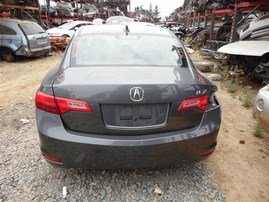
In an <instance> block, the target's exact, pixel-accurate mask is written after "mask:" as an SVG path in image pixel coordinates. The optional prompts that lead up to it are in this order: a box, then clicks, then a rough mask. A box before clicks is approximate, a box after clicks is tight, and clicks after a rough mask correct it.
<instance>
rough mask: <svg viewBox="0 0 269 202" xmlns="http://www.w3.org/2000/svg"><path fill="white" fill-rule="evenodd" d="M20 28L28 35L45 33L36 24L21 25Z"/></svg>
mask: <svg viewBox="0 0 269 202" xmlns="http://www.w3.org/2000/svg"><path fill="white" fill-rule="evenodd" d="M20 27H21V28H22V30H23V31H24V33H25V34H26V35H34V34H40V33H45V32H44V30H43V28H42V27H40V26H39V25H38V24H36V23H21V24H20Z"/></svg>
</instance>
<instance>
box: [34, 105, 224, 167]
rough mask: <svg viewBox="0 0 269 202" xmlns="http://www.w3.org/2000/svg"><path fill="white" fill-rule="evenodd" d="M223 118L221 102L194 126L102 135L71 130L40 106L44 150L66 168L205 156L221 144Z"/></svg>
mask: <svg viewBox="0 0 269 202" xmlns="http://www.w3.org/2000/svg"><path fill="white" fill-rule="evenodd" d="M220 122H221V113H220V107H219V106H218V107H216V108H214V109H210V110H208V111H206V112H205V113H204V116H203V119H202V121H201V123H200V124H199V125H198V126H196V127H194V128H191V129H186V130H181V131H172V132H166V133H159V134H148V135H140V136H128V134H126V136H115V135H100V134H89V133H81V132H74V131H69V130H68V129H66V128H65V127H64V126H63V124H62V121H61V118H60V116H58V115H53V114H50V113H47V112H44V111H41V110H39V109H37V126H38V132H39V136H40V144H41V145H40V147H41V151H42V153H43V155H44V157H45V159H46V160H47V161H48V162H49V163H51V164H53V165H56V166H61V167H65V168H90V169H120V168H147V167H165V166H172V165H177V164H179V163H182V162H185V161H198V160H203V159H205V158H207V157H208V156H209V155H210V154H211V153H212V152H213V151H214V149H215V147H216V145H217V140H216V139H217V134H218V131H219V128H220ZM40 126H42V127H40ZM51 159H57V161H58V162H55V161H53V160H51Z"/></svg>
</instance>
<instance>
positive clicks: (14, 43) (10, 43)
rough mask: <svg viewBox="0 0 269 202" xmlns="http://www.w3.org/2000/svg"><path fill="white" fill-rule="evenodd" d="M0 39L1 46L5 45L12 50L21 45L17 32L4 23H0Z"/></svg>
mask: <svg viewBox="0 0 269 202" xmlns="http://www.w3.org/2000/svg"><path fill="white" fill-rule="evenodd" d="M0 39H1V46H3V47H7V48H9V49H11V50H12V51H14V52H15V51H16V50H17V49H19V48H20V47H21V45H22V42H21V38H20V36H19V33H17V32H16V31H15V30H14V29H13V28H11V27H8V26H6V25H0Z"/></svg>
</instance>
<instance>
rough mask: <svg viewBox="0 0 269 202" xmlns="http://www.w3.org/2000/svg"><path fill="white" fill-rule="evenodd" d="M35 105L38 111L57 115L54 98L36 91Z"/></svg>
mask: <svg viewBox="0 0 269 202" xmlns="http://www.w3.org/2000/svg"><path fill="white" fill-rule="evenodd" d="M35 105H36V107H37V108H38V109H41V110H43V111H46V112H49V113H53V114H59V110H58V107H57V105H56V102H55V99H54V96H51V95H47V94H45V93H42V92H40V91H37V92H36V97H35Z"/></svg>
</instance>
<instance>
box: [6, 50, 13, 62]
mask: <svg viewBox="0 0 269 202" xmlns="http://www.w3.org/2000/svg"><path fill="white" fill-rule="evenodd" d="M4 59H5V60H6V61H7V62H14V61H15V59H16V58H15V55H14V53H13V52H12V51H11V50H7V51H6V52H5V53H4Z"/></svg>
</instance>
